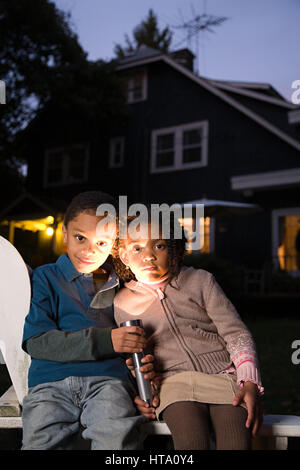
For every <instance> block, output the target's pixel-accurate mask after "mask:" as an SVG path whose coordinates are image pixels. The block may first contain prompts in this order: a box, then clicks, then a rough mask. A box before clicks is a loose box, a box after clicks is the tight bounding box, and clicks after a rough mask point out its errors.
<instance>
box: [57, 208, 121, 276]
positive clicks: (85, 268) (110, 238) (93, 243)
mask: <svg viewBox="0 0 300 470" xmlns="http://www.w3.org/2000/svg"><path fill="white" fill-rule="evenodd" d="M101 219H102V218H101V217H97V216H96V215H93V214H91V213H89V212H80V213H79V215H78V216H77V217H75V219H73V220H71V221H70V222H69V223H68V225H67V227H65V226H64V225H63V229H62V230H63V238H64V242H65V243H66V245H67V252H68V255H69V258H70V260H71V261H72V263H73V265H74V267H75V268H76V269H77V271H79V272H80V273H85V274H87V273H92V272H93V271H96V270H97V269H98V268H99V267H100V266H101V265H102V264H103V263H104V262H105V260H106V259H107V257H108V256H109V254H110V252H111V249H112V246H113V244H114V241H115V235H116V234H115V227H114V224H109V225H106V227H105V228H106V229H107V230H104V229H102V230H99V225H98V229H97V224H98V223H99V222H100V221H101Z"/></svg>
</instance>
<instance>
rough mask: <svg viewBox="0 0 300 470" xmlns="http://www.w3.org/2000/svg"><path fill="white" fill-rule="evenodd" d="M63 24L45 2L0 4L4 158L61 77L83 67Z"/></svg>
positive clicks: (23, 0) (13, 0)
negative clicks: (16, 136) (4, 101)
mask: <svg viewBox="0 0 300 470" xmlns="http://www.w3.org/2000/svg"><path fill="white" fill-rule="evenodd" d="M67 19H68V15H66V14H65V13H62V12H60V11H58V10H57V8H56V7H55V5H54V4H53V3H52V2H50V1H49V0H9V1H8V0H0V44H1V50H0V79H2V80H4V82H5V84H6V94H7V100H6V105H4V106H2V107H1V121H0V125H1V127H0V128H1V133H0V145H1V147H2V148H3V147H4V149H5V151H6V154H7V155H8V154H11V151H9V148H10V149H11V145H12V143H13V141H14V139H15V135H16V134H17V133H18V132H19V131H20V130H21V129H22V128H24V126H25V125H26V123H27V122H28V121H29V120H30V119H31V118H32V116H33V115H34V113H35V112H36V110H38V109H39V108H41V107H42V106H43V105H44V103H45V102H47V101H48V100H49V99H50V98H51V95H52V92H53V90H55V88H56V87H57V85H58V84H59V82H60V81H61V80H62V79H63V77H64V76H65V74H66V73H68V74H69V73H70V71H71V70H72V68H74V67H77V68H78V67H79V64H82V63H83V62H84V61H86V55H85V53H84V51H83V50H82V48H81V46H80V45H79V43H78V40H77V37H76V35H75V34H74V33H73V32H72V31H71V29H70V27H69V25H68V22H67Z"/></svg>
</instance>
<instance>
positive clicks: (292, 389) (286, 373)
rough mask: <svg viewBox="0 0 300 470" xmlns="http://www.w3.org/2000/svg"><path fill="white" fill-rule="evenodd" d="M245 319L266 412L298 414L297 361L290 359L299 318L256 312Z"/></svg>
mask: <svg viewBox="0 0 300 470" xmlns="http://www.w3.org/2000/svg"><path fill="white" fill-rule="evenodd" d="M244 321H245V323H246V324H247V326H248V327H249V329H250V331H251V332H252V334H253V336H254V339H255V341H256V346H257V352H258V357H259V361H260V367H261V374H262V380H263V385H264V387H265V395H264V398H263V406H264V411H265V413H266V414H293V415H300V393H299V390H300V364H298V365H296V364H293V362H292V354H293V352H295V349H292V343H293V341H294V340H297V339H298V340H300V321H299V319H298V318H296V317H291V318H289V317H286V318H278V317H275V318H272V317H271V316H267V317H263V316H261V317H260V316H259V315H256V316H255V319H251V317H250V316H249V317H245V318H244Z"/></svg>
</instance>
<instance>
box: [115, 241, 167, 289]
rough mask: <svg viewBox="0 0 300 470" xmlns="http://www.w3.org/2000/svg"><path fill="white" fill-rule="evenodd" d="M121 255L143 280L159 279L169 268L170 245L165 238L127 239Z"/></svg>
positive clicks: (125, 262)
mask: <svg viewBox="0 0 300 470" xmlns="http://www.w3.org/2000/svg"><path fill="white" fill-rule="evenodd" d="M119 256H120V258H121V260H122V261H123V263H124V264H125V265H126V266H129V267H130V269H131V271H132V272H133V273H134V275H135V276H136V277H137V278H138V279H140V280H141V281H146V282H147V281H148V282H151V281H158V280H159V279H161V278H163V277H164V276H165V275H166V274H167V272H168V270H169V260H168V246H167V243H166V241H165V240H162V239H158V240H153V239H151V238H144V239H143V238H139V239H138V240H131V239H130V238H129V239H127V240H125V244H124V246H123V247H120V249H119Z"/></svg>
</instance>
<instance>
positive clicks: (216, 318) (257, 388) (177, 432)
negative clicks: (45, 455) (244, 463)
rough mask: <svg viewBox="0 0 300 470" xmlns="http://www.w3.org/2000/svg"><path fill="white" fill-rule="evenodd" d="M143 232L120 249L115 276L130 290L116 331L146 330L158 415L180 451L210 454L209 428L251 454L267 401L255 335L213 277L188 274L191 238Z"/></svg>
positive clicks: (220, 442)
mask: <svg viewBox="0 0 300 470" xmlns="http://www.w3.org/2000/svg"><path fill="white" fill-rule="evenodd" d="M145 228H146V229H147V228H148V230H146V233H147V232H148V236H143V238H138V239H132V238H130V237H127V238H126V239H123V240H121V239H119V240H118V243H117V245H116V249H115V254H114V258H115V269H116V272H117V273H118V275H119V277H120V278H121V279H123V280H125V281H127V282H126V283H125V287H124V289H121V290H120V291H119V292H118V294H117V295H116V297H115V299H114V311H115V319H116V321H117V323H118V324H120V323H121V322H122V321H126V320H130V319H134V318H139V319H141V320H142V322H143V326H144V329H145V332H146V336H147V337H148V346H149V347H151V349H152V351H153V354H154V357H155V369H156V371H157V372H159V373H160V374H161V377H162V382H161V388H160V404H159V406H158V407H157V409H156V415H157V417H158V419H162V420H164V421H165V422H166V423H167V425H168V427H169V428H170V430H171V433H172V438H173V442H174V448H175V449H177V450H178V449H185V450H187V449H189V450H195V449H209V442H210V431H211V426H212V428H213V430H214V432H215V438H216V448H217V449H239V450H243V449H250V448H251V428H252V434H253V435H255V434H256V432H257V430H258V428H259V425H260V424H261V420H262V415H261V410H260V406H259V401H258V397H259V395H261V394H262V393H263V387H262V384H261V379H260V372H259V368H258V362H257V356H256V351H255V345H254V341H253V338H252V336H251V333H250V332H249V330H248V329H247V327H246V326H245V324H244V323H243V322H242V320H241V318H240V317H239V315H238V313H237V312H236V310H235V308H234V306H233V305H232V304H231V302H230V301H229V300H228V299H227V297H226V296H225V294H224V292H223V291H222V289H221V288H220V286H219V285H218V284H217V282H216V281H215V279H214V277H213V275H212V274H210V273H209V272H207V271H204V270H202V269H194V268H192V267H186V266H183V255H184V247H185V238H184V236H182V238H181V239H175V237H174V226H173V230H172V227H171V232H170V233H171V235H170V238H168V239H166V238H159V239H153V238H151V227H150V225H149V226H148V227H144V228H143V227H142V229H143V230H145ZM159 229H160V230H159V231H158V233H159V237H162V230H161V224H160V228H159ZM144 233H145V232H144ZM152 233H153V232H152ZM176 233H177V232H176ZM182 233H183V232H182Z"/></svg>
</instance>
